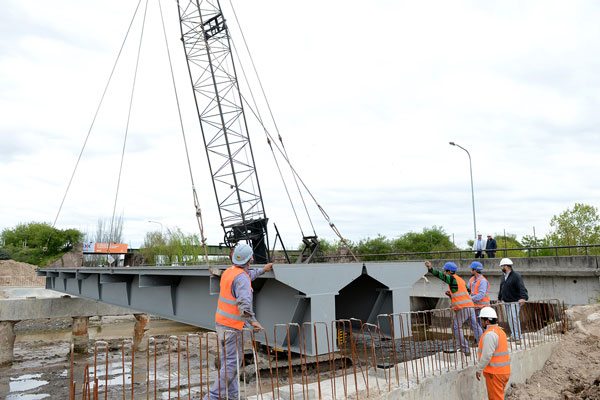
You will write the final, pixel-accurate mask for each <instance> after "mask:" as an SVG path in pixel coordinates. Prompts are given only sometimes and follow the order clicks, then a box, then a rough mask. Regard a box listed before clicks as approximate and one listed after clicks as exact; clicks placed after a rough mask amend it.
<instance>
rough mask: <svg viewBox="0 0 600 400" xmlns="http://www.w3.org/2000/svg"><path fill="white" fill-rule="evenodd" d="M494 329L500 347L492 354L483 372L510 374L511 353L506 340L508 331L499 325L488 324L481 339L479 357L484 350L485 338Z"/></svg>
mask: <svg viewBox="0 0 600 400" xmlns="http://www.w3.org/2000/svg"><path fill="white" fill-rule="evenodd" d="M491 331H494V332H495V333H496V335H498V348H497V349H496V351H495V352H494V354H493V355H492V358H491V359H490V362H489V363H488V365H487V367H485V368H484V369H483V372H487V373H488V374H510V355H509V353H508V342H507V341H506V333H504V331H503V330H502V328H500V327H499V326H498V325H492V326H488V328H487V329H486V330H485V332H483V335H481V338H480V339H479V358H480V359H481V353H482V351H483V338H484V337H485V335H486V334H487V333H488V332H491Z"/></svg>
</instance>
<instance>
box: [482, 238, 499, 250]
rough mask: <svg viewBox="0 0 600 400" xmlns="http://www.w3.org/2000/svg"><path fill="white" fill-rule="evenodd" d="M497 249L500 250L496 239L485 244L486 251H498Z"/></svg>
mask: <svg viewBox="0 0 600 400" xmlns="http://www.w3.org/2000/svg"><path fill="white" fill-rule="evenodd" d="M497 248H498V243H496V239H494V238H490V239H488V241H487V242H486V243H485V249H486V250H496V249H497Z"/></svg>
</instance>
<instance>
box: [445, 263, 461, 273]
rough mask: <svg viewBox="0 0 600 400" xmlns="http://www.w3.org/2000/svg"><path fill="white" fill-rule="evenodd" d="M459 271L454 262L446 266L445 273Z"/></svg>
mask: <svg viewBox="0 0 600 400" xmlns="http://www.w3.org/2000/svg"><path fill="white" fill-rule="evenodd" d="M457 269H458V268H456V264H454V263H453V262H447V263H446V264H444V270H445V271H452V272H456V270H457Z"/></svg>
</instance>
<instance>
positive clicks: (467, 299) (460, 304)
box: [448, 274, 474, 309]
mask: <svg viewBox="0 0 600 400" xmlns="http://www.w3.org/2000/svg"><path fill="white" fill-rule="evenodd" d="M453 276H454V277H455V278H456V283H457V284H458V291H457V292H456V293H452V290H451V289H450V285H448V289H449V290H450V293H452V296H451V297H450V299H451V300H452V308H454V309H457V308H465V307H473V306H474V305H473V300H472V299H471V296H469V292H467V285H466V284H465V281H463V279H462V278H461V277H460V276H458V275H456V274H454V275H453Z"/></svg>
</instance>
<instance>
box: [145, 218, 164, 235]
mask: <svg viewBox="0 0 600 400" xmlns="http://www.w3.org/2000/svg"><path fill="white" fill-rule="evenodd" d="M148 222H150V223H153V224H159V225H160V235H161V236H162V233H163V225H162V223H161V222H158V221H148Z"/></svg>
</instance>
